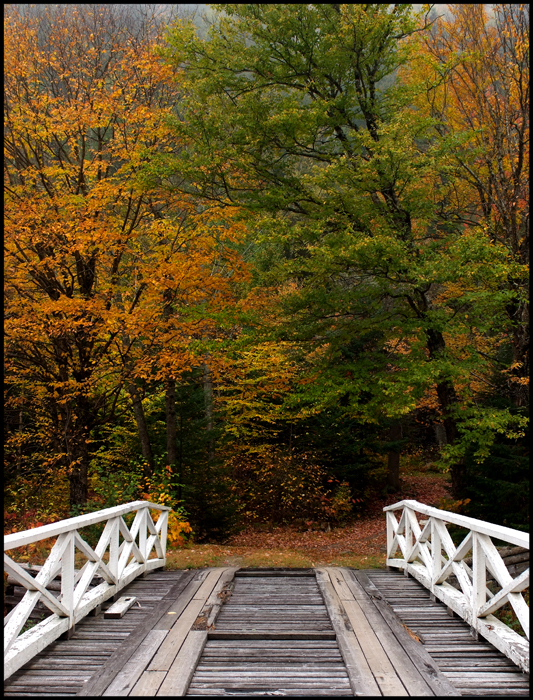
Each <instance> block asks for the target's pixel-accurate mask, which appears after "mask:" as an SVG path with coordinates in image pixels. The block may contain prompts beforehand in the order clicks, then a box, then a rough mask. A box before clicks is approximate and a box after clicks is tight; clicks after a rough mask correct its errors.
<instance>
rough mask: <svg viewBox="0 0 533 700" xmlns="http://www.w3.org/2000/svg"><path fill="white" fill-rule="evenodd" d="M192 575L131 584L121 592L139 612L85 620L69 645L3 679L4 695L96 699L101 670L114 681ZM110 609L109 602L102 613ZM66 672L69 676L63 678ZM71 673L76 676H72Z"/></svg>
mask: <svg viewBox="0 0 533 700" xmlns="http://www.w3.org/2000/svg"><path fill="white" fill-rule="evenodd" d="M197 575H198V572H188V571H186V572H184V571H154V572H153V573H150V574H148V575H147V577H146V578H139V579H135V580H134V581H133V582H132V583H131V584H130V585H129V586H127V587H126V588H125V589H124V591H123V592H124V593H126V594H129V593H130V592H131V593H132V594H134V595H135V596H136V597H137V598H138V601H139V605H140V607H139V606H138V605H134V606H133V607H132V608H130V610H128V612H127V613H126V614H125V615H124V617H122V618H121V619H117V620H105V621H104V618H103V612H102V613H101V614H100V615H99V616H96V617H92V616H89V617H86V618H84V619H83V620H82V621H81V622H80V623H79V624H78V625H76V631H75V633H74V636H73V637H72V638H71V639H70V640H62V639H59V640H57V641H55V642H54V643H53V644H51V645H49V646H48V647H47V648H46V649H44V650H43V651H42V652H40V653H39V654H38V655H36V656H35V657H34V658H33V659H31V660H30V661H28V663H27V664H25V665H24V666H23V667H22V668H20V669H19V670H18V671H17V672H16V673H14V674H13V675H12V676H11V677H10V678H8V679H7V680H6V681H5V684H4V694H5V695H6V696H18V695H31V696H34V697H41V696H49V695H87V696H94V695H100V694H101V692H102V684H101V683H99V681H101V680H103V677H104V676H105V674H106V670H107V671H109V672H110V673H111V674H112V676H111V677H114V675H116V668H117V667H118V668H121V667H122V665H123V663H124V660H127V658H129V657H128V654H129V655H130V656H131V653H133V651H134V649H135V648H136V646H138V644H139V643H140V642H141V641H142V633H143V630H144V629H146V628H148V629H150V628H151V625H152V624H153V617H152V616H153V615H154V614H155V612H156V611H157V608H158V606H160V605H162V604H163V601H164V599H165V598H166V597H167V596H168V599H169V601H168V602H170V603H171V602H172V600H175V598H176V596H177V595H178V594H179V592H180V590H182V589H183V588H185V587H186V585H187V583H188V582H189V581H190V579H191V578H193V577H194V576H197ZM167 604H168V603H167ZM111 605H112V602H111V601H109V602H107V603H106V604H104V607H103V609H104V610H105V608H106V607H107V606H111ZM68 670H70V671H71V673H70V675H65V673H62V672H66V671H68ZM75 671H77V672H78V673H73V672H75ZM37 672H39V673H37ZM42 672H44V676H43V675H42ZM109 682H110V680H108V681H107V683H109ZM104 687H105V686H104Z"/></svg>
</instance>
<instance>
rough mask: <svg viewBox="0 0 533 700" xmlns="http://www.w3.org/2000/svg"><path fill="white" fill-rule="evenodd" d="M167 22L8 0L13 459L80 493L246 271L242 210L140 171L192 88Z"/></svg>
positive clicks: (120, 9)
mask: <svg viewBox="0 0 533 700" xmlns="http://www.w3.org/2000/svg"><path fill="white" fill-rule="evenodd" d="M125 8H126V9H125ZM160 29H161V22H160V21H159V20H158V18H157V17H156V16H155V15H152V16H150V15H147V14H145V15H142V16H132V15H131V11H129V10H128V9H127V6H120V5H98V6H83V8H82V7H77V6H75V5H63V6H46V7H45V8H44V9H40V8H37V9H35V8H34V10H33V11H31V9H30V10H28V9H27V8H26V10H24V9H23V8H22V6H19V8H17V6H9V7H8V11H7V14H6V19H5V62H6V66H5V68H6V78H5V103H4V105H5V106H4V133H5V170H4V173H5V174H4V186H5V202H6V214H5V232H6V243H5V248H6V260H5V298H6V349H5V357H6V381H7V386H8V391H7V400H8V410H9V412H10V415H11V416H13V415H16V417H17V419H16V421H12V427H13V423H15V428H16V429H15V430H12V431H11V433H10V437H9V445H10V447H9V454H10V455H11V462H10V463H11V466H12V467H18V468H22V467H23V461H24V462H25V460H23V459H22V455H23V452H24V450H25V449H27V448H28V446H29V448H30V449H32V451H33V455H32V456H31V458H30V457H29V456H28V458H27V459H28V462H29V463H30V465H31V471H32V473H34V474H35V473H36V472H37V473H39V472H40V473H43V470H47V469H52V470H53V471H54V473H55V474H60V475H63V476H66V477H67V478H68V483H69V490H70V504H71V506H72V505H76V504H78V505H79V504H83V503H84V502H85V501H86V499H87V486H88V470H89V463H90V456H91V451H92V449H93V443H92V435H93V431H94V429H95V428H97V427H98V426H102V425H104V424H109V423H112V422H113V420H115V419H116V417H117V415H118V414H119V413H120V411H121V410H131V409H130V406H129V405H128V403H127V402H126V401H125V400H124V395H125V394H124V390H125V389H127V390H128V391H129V392H130V394H131V395H132V398H133V399H134V405H135V388H136V380H137V379H138V378H139V377H140V378H142V377H146V376H148V375H149V374H150V375H151V377H152V378H153V379H159V378H163V377H169V376H170V377H177V376H178V375H179V372H180V369H182V368H184V367H189V366H190V364H191V362H193V361H194V360H193V359H192V358H193V353H192V351H191V344H192V343H193V341H194V340H195V339H197V338H198V337H202V336H203V335H205V333H207V332H208V331H210V330H212V326H213V323H212V322H211V321H209V320H208V316H209V313H210V311H212V310H213V309H215V310H219V309H220V307H221V305H223V303H224V301H227V300H228V298H229V297H231V284H232V279H233V271H237V270H238V271H241V270H242V265H241V262H240V258H239V256H238V253H237V252H236V249H235V245H234V244H235V241H236V240H237V239H238V237H239V235H240V229H239V226H237V225H233V223H232V221H231V218H230V215H231V212H229V213H228V212H220V211H219V210H217V209H216V208H215V209H209V210H208V209H205V208H204V209H202V208H201V207H199V206H198V204H197V203H194V204H191V203H190V202H188V201H187V200H186V198H184V197H179V199H178V200H176V199H173V198H172V197H171V196H170V195H169V194H168V193H166V194H165V193H164V192H163V190H162V189H161V188H159V187H156V186H154V185H152V184H150V183H146V182H144V181H143V180H142V178H140V177H139V168H140V166H141V165H142V164H144V163H146V162H147V161H148V160H149V159H150V157H151V154H153V153H154V152H155V151H156V150H157V151H160V152H161V151H165V150H166V149H168V148H170V145H169V143H170V142H169V140H168V137H167V127H166V122H165V120H166V118H167V116H168V115H169V114H170V113H171V111H172V109H173V106H174V105H175V104H176V102H177V100H178V97H179V82H178V81H176V80H175V79H174V80H171V77H170V75H169V71H168V68H165V67H164V66H163V64H162V63H161V62H160V60H159V59H158V57H157V54H156V52H155V50H154V49H155V47H156V46H157V43H158V40H159V36H160ZM154 368H156V369H155V371H154ZM137 408H139V406H138V404H137ZM136 418H138V416H137V414H136ZM138 423H139V421H138Z"/></svg>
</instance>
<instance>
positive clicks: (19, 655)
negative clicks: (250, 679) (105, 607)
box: [4, 501, 170, 678]
mask: <svg viewBox="0 0 533 700" xmlns="http://www.w3.org/2000/svg"><path fill="white" fill-rule="evenodd" d="M150 509H153V510H158V511H160V517H159V521H158V523H157V526H154V524H153V521H152V518H151V517H150V515H149V511H150ZM169 510H170V508H168V507H167V506H161V505H159V504H157V503H149V502H148V501H134V502H133V503H127V504H124V505H121V506H116V507H114V508H106V509H104V510H101V511H98V512H96V513H88V514H86V515H80V516H77V517H75V518H69V519H68V520H62V521H60V522H58V523H52V524H50V525H43V526H42V527H36V528H34V529H32V530H26V531H25V532H17V533H14V534H12V535H7V536H5V537H4V551H5V552H7V551H10V550H12V549H16V548H17V547H24V546H27V545H29V544H33V543H34V542H39V541H41V540H44V539H48V538H51V537H57V539H56V542H55V544H54V545H53V546H52V548H51V551H50V554H49V556H48V558H47V560H46V562H45V563H44V565H43V566H42V568H41V569H40V571H39V573H38V574H37V576H36V577H35V578H32V577H31V576H30V574H29V573H28V572H27V571H26V570H25V569H24V568H23V567H21V566H20V565H19V564H17V563H16V561H14V560H13V559H11V557H9V556H8V555H7V554H4V571H6V572H7V574H8V576H10V577H11V578H12V579H14V580H15V581H16V583H17V585H19V586H23V587H24V588H26V589H27V591H26V594H25V595H24V597H23V598H22V600H21V601H20V602H19V603H18V604H17V605H16V606H15V608H14V609H13V610H12V611H11V612H10V613H9V614H8V615H7V616H6V617H5V618H4V678H8V677H9V676H10V675H11V674H13V673H14V672H15V671H16V670H17V669H19V668H20V667H21V666H22V665H23V664H25V663H26V662H27V661H29V660H30V659H31V658H33V657H34V656H35V654H37V653H39V651H41V650H42V649H44V648H45V647H46V646H48V644H50V643H51V642H53V641H54V640H55V639H57V638H58V637H59V636H60V635H61V634H62V633H63V632H66V631H67V630H68V629H69V628H72V627H74V625H75V624H76V622H78V621H79V620H81V619H82V618H83V617H85V615H87V614H88V613H89V612H90V611H91V610H92V609H93V608H95V607H97V606H98V605H100V604H101V603H103V602H104V601H106V600H108V599H109V598H111V597H112V596H113V595H115V594H116V593H118V592H119V591H120V590H121V589H122V588H124V586H127V585H128V583H130V582H131V581H132V580H133V579H134V578H135V577H136V576H139V575H140V574H142V573H144V572H145V571H152V570H153V569H156V568H158V567H162V566H165V551H166V535H167V527H166V523H167V519H168V511H169ZM128 513H136V516H135V519H134V522H133V525H132V527H131V529H129V528H128V527H127V525H126V523H125V522H124V520H123V516H124V515H127V514H128ZM96 523H105V527H104V531H103V533H102V535H101V536H100V538H99V540H98V543H97V545H96V547H95V548H94V549H93V548H92V547H91V546H90V545H89V544H88V543H87V542H85V540H84V539H83V538H82V537H81V535H80V534H79V532H78V530H80V529H81V528H83V527H88V526H89V525H94V524H96ZM120 534H122V538H123V542H122V544H120V545H119V541H120V540H119V537H120ZM137 535H138V536H139V547H138V546H137V544H136V541H135V540H136V537H137ZM76 549H77V550H78V551H79V552H81V554H82V555H83V556H85V557H86V558H87V561H86V563H85V564H84V565H83V566H82V568H81V569H80V570H79V571H76V569H75V550H76ZM154 549H155V557H153V558H152V559H149V557H150V555H151V553H152V550H154ZM106 552H108V553H109V559H108V561H107V562H105V561H104V559H103V557H104V555H105V553H106ZM152 556H153V555H152ZM58 573H61V595H60V597H59V598H57V597H56V596H54V595H53V593H52V592H50V591H49V590H48V589H47V586H48V585H49V584H50V583H51V581H52V580H53V579H54V577H55V576H56V575H57V574H58ZM97 574H100V575H101V577H102V579H103V583H100V584H98V585H95V586H94V587H93V588H90V584H91V581H92V580H93V578H94V576H95V575H97ZM39 601H40V602H42V603H44V604H45V605H46V606H47V607H48V608H49V609H50V610H51V612H52V615H51V616H50V617H48V618H46V619H45V620H43V621H42V622H40V623H39V624H38V625H35V626H34V627H32V628H31V629H30V630H28V631H26V632H24V633H23V634H19V633H20V631H21V629H22V628H23V627H24V624H25V623H26V621H27V620H28V618H29V616H30V614H31V612H32V610H33V609H34V607H35V605H36V604H37V602H39Z"/></svg>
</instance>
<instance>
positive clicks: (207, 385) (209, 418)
mask: <svg viewBox="0 0 533 700" xmlns="http://www.w3.org/2000/svg"><path fill="white" fill-rule="evenodd" d="M204 397H205V421H206V430H207V435H208V438H207V439H208V446H209V447H208V459H209V461H210V462H212V461H213V459H214V458H215V446H214V442H213V435H212V431H213V379H212V376H211V372H210V371H209V367H208V365H207V364H204Z"/></svg>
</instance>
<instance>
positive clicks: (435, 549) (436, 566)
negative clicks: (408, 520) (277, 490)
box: [431, 516, 442, 596]
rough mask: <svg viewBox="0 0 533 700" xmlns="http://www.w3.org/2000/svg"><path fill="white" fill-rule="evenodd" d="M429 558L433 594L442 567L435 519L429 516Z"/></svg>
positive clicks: (438, 534) (439, 541) (440, 545)
mask: <svg viewBox="0 0 533 700" xmlns="http://www.w3.org/2000/svg"><path fill="white" fill-rule="evenodd" d="M431 560H432V564H433V571H431V592H432V594H433V596H434V595H435V584H436V582H437V580H438V578H439V576H440V572H441V568H442V543H441V539H440V533H439V529H438V527H437V521H436V519H435V518H434V517H433V516H431Z"/></svg>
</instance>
